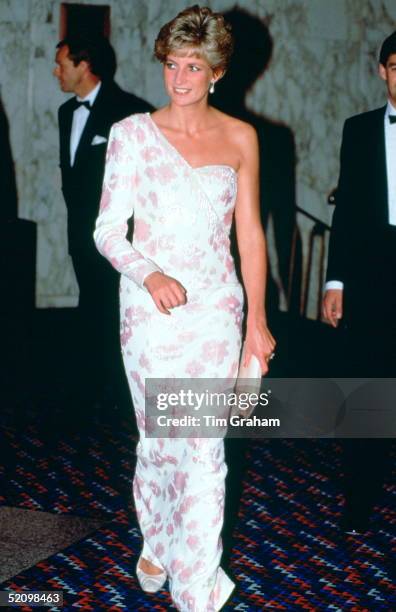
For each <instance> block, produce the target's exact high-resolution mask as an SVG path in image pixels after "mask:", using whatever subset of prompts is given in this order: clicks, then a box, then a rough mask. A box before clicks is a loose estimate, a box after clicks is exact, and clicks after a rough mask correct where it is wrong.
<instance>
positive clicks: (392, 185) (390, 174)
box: [325, 100, 396, 291]
mask: <svg viewBox="0 0 396 612" xmlns="http://www.w3.org/2000/svg"><path fill="white" fill-rule="evenodd" d="M389 115H396V108H395V107H394V106H393V104H391V103H390V101H389V100H388V104H387V106H386V110H385V117H384V122H385V158H386V175H387V182H388V211H389V225H396V170H395V168H396V123H391V122H390V121H389ZM343 288H344V283H342V282H341V281H337V280H331V281H328V282H327V283H326V284H325V291H327V290H328V289H343Z"/></svg>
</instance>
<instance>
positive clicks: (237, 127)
mask: <svg viewBox="0 0 396 612" xmlns="http://www.w3.org/2000/svg"><path fill="white" fill-rule="evenodd" d="M219 115H220V116H219V119H220V122H221V129H222V130H223V131H224V134H225V136H226V137H227V139H228V140H229V141H231V142H232V143H233V144H234V145H239V146H241V147H243V148H244V147H246V146H248V147H251V146H256V145H257V133H256V130H255V128H254V127H253V126H252V125H250V123H247V122H246V121H242V120H241V119H236V118H235V117H231V116H230V115H226V114H225V113H219Z"/></svg>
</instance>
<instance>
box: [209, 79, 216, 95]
mask: <svg viewBox="0 0 396 612" xmlns="http://www.w3.org/2000/svg"><path fill="white" fill-rule="evenodd" d="M214 84H215V82H214V81H210V87H209V93H211V94H212V93H214Z"/></svg>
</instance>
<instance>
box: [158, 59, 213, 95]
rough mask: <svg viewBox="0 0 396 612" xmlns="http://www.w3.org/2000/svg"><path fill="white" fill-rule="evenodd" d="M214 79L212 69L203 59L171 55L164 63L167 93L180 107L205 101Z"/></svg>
mask: <svg viewBox="0 0 396 612" xmlns="http://www.w3.org/2000/svg"><path fill="white" fill-rule="evenodd" d="M214 78H215V74H214V72H213V70H212V68H211V67H210V66H209V64H208V62H207V61H206V60H205V59H204V58H202V57H197V56H194V55H189V56H187V55H184V54H183V55H179V54H177V53H170V54H169V55H168V57H167V58H166V61H165V62H164V82H165V89H166V92H167V94H168V96H169V97H170V99H171V101H172V102H174V103H175V104H177V105H180V106H187V105H190V104H194V103H196V102H199V101H201V100H203V99H205V98H206V96H207V95H208V90H209V87H210V82H211V81H212V80H213V79H214Z"/></svg>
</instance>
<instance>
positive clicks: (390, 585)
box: [0, 417, 396, 612]
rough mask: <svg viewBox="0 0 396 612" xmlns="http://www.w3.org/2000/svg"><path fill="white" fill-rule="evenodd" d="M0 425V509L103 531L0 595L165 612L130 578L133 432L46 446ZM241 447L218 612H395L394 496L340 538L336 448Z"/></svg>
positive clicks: (41, 437) (65, 438) (38, 435)
mask: <svg viewBox="0 0 396 612" xmlns="http://www.w3.org/2000/svg"><path fill="white" fill-rule="evenodd" d="M55 420H56V417H55ZM3 421H4V422H3V424H2V435H3V438H2V448H3V451H5V452H4V453H3V457H5V458H6V459H5V461H4V462H3V463H4V465H3V466H2V472H3V476H4V477H5V478H4V484H3V486H2V488H1V491H0V504H2V505H7V506H15V507H20V508H29V509H32V510H44V511H50V512H53V513H55V514H71V515H79V516H90V517H98V518H102V519H103V518H105V519H107V522H106V523H105V524H104V525H103V526H102V528H100V529H99V530H98V531H96V532H95V533H94V534H91V535H90V536H89V537H87V538H85V539H83V540H80V541H79V542H77V543H75V544H73V545H71V546H69V547H68V548H66V549H64V550H62V551H60V552H58V553H57V554H55V555H53V556H51V557H50V558H48V559H46V560H45V561H41V562H39V563H37V565H35V566H34V567H32V568H30V569H28V570H25V571H23V572H22V573H20V574H19V575H17V576H15V577H13V578H12V579H10V580H8V581H6V582H5V583H3V584H2V585H1V589H3V590H10V589H16V590H21V589H29V590H62V591H63V593H64V606H63V608H62V610H63V611H65V612H66V611H71V610H76V609H77V610H78V609H80V610H84V612H85V611H93V612H96V611H98V610H106V611H107V612H111V611H114V612H116V611H119V610H120V611H121V610H128V611H130V612H135V611H139V610H150V611H151V610H159V611H166V610H172V609H174V608H173V607H172V605H171V601H170V598H169V594H168V592H167V590H163V591H161V592H160V593H159V594H157V595H153V596H148V595H146V594H144V593H142V591H141V590H140V589H139V586H138V584H137V581H136V578H135V575H134V568H135V564H136V561H137V558H138V555H139V552H140V548H141V540H140V535H139V532H138V529H137V523H136V519H135V515H134V510H133V505H132V500H131V494H130V483H131V477H132V473H133V463H134V447H135V436H134V433H133V427H131V426H130V425H129V424H128V423H126V422H125V421H124V420H122V419H119V421H118V422H117V419H115V420H113V424H112V425H111V424H109V423H108V422H107V423H103V422H102V423H101V422H98V421H96V425H95V427H94V429H93V430H92V431H91V433H90V434H87V433H81V434H77V433H67V432H65V431H63V430H62V428H60V430H61V431H62V433H61V434H60V435H59V436H58V438H57V439H54V438H53V437H52V436H51V435H49V433H48V430H47V432H46V433H44V432H43V431H42V430H41V428H39V427H38V426H37V423H35V422H34V421H33V422H30V424H28V425H27V426H26V429H25V431H24V432H21V431H18V430H16V429H15V427H13V426H12V423H9V422H7V421H6V420H4V419H3ZM235 444H237V443H235V442H234V445H235ZM248 444H249V446H248V452H247V463H246V464H247V468H246V470H245V472H244V477H243V483H242V496H241V501H240V505H239V513H238V516H237V522H236V525H235V529H234V541H233V544H232V550H231V555H230V563H229V568H228V571H229V572H230V574H231V575H232V576H233V578H234V580H235V582H236V589H235V591H234V593H233V595H232V597H231V599H230V601H229V602H228V603H227V605H226V606H225V607H224V610H239V611H246V612H250V611H255V610H257V611H258V610H267V609H268V610H312V611H315V610H332V611H340V612H341V611H342V612H344V611H345V610H350V611H359V612H360V611H365V610H367V611H370V612H371V611H377V610H386V611H390V610H396V584H395V573H394V571H393V570H392V563H391V558H392V555H393V558H394V557H395V552H396V551H395V548H396V546H395V544H396V533H395V531H396V529H395V525H396V520H395V512H394V508H395V503H394V500H395V495H396V488H395V487H394V486H391V484H389V483H388V484H387V485H386V488H385V490H384V495H383V498H382V500H381V503H380V505H378V506H377V507H376V511H375V515H374V517H373V522H372V526H373V534H372V535H370V536H368V537H366V538H364V539H358V538H353V537H351V536H349V537H347V538H345V537H344V536H343V535H342V534H341V532H340V531H339V529H338V527H337V521H338V519H339V517H340V513H341V510H342V497H341V496H340V493H339V477H338V474H339V469H340V468H339V456H340V450H339V447H338V446H337V444H336V442H334V441H329V440H319V441H318V440H316V441H315V440H272V441H265V440H259V441H255V442H254V443H253V442H248ZM237 451H238V447H236V449H235V448H234V453H233V454H232V453H231V455H232V456H233V457H234V458H233V459H231V464H230V472H229V481H230V482H231V483H232V482H233V478H236V479H237V472H238V470H239V471H240V466H241V461H240V457H238V452H237ZM393 459H394V458H393ZM394 463H395V462H394ZM393 481H394V477H393ZM236 489H237V487H236ZM227 517H228V515H227ZM228 541H229V540H228V537H227V542H228ZM392 571H393V574H392ZM21 609H22V610H24V611H25V612H28V611H29V610H34V608H30V607H28V606H25V607H23V608H21ZM47 609H51V610H53V611H54V612H55V611H57V610H58V608H47ZM59 610H60V608H59Z"/></svg>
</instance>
